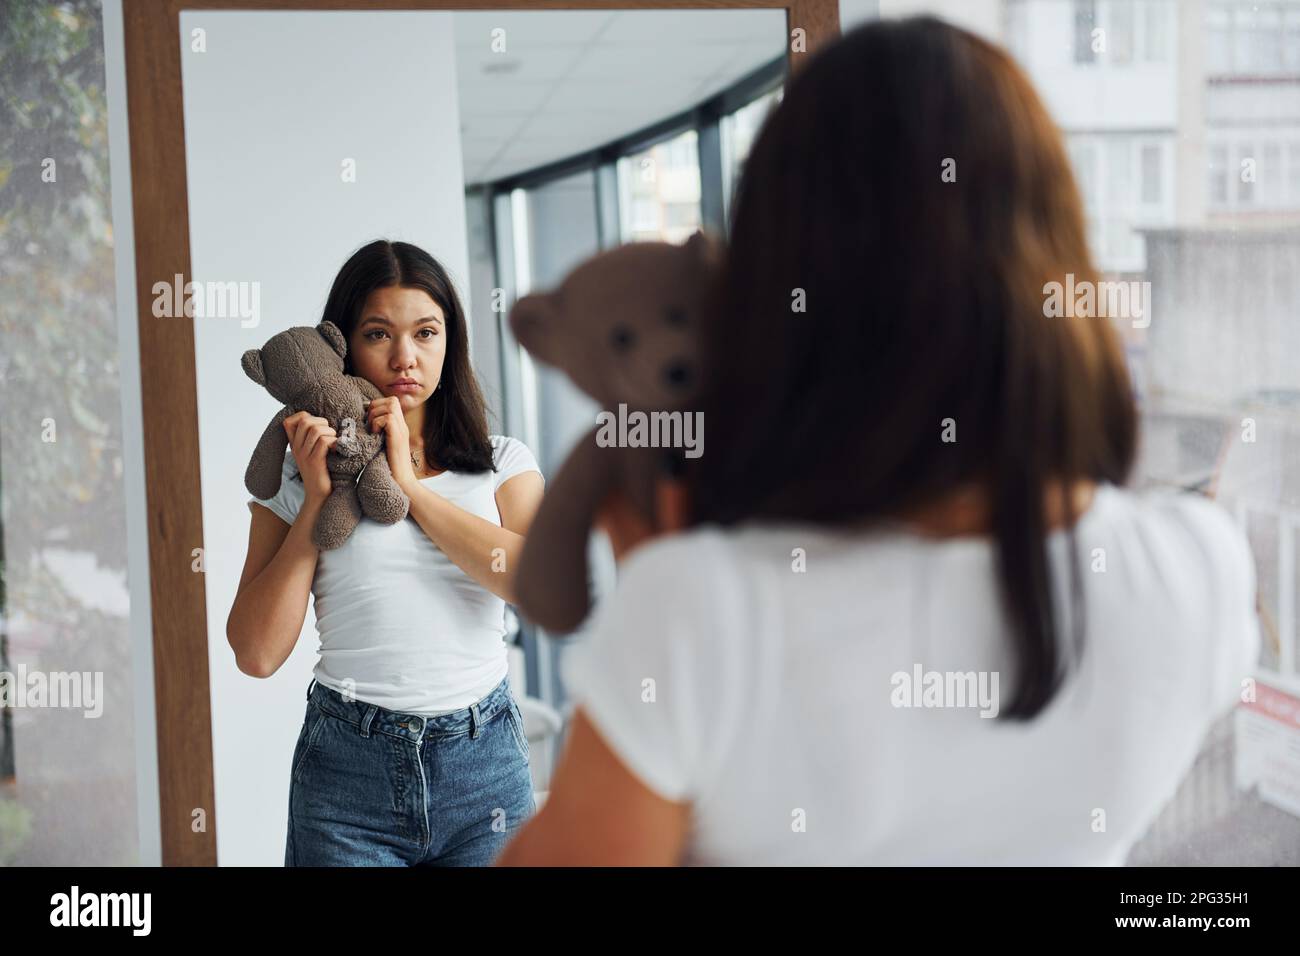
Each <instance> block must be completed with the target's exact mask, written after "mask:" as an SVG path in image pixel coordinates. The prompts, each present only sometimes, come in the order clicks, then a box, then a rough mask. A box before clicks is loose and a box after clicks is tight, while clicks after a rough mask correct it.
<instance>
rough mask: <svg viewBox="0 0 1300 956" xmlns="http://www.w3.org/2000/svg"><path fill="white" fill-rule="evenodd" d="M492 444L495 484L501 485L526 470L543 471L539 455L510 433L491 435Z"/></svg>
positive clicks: (489, 438)
mask: <svg viewBox="0 0 1300 956" xmlns="http://www.w3.org/2000/svg"><path fill="white" fill-rule="evenodd" d="M488 441H490V442H491V444H492V463H493V464H494V465H495V466H496V467H495V479H494V481H495V484H496V486H497V487H500V486H501V485H502V484H503V483H504V482H505V481H506V480H507V479H509V478H513V477H514V476H515V475H518V474H520V473H522V472H525V471H536V472H538V473H540V472H541V470H542V469H541V467H540V466H539V465H538V464H537V457H536V456H535V455H534V454H533V452H532V449H530V448H529V447H528V446H527V445H526V444H524V443H523V442H522V441H520V440H519V439H518V438H511V437H510V436H509V435H489V436H488Z"/></svg>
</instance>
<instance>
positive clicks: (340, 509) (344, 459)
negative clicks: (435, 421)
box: [240, 319, 411, 551]
mask: <svg viewBox="0 0 1300 956" xmlns="http://www.w3.org/2000/svg"><path fill="white" fill-rule="evenodd" d="M347 352H348V343H347V339H345V338H344V336H343V331H342V330H341V329H340V328H339V327H338V326H337V325H335V324H334V323H333V322H330V321H329V320H328V319H327V320H325V321H323V322H321V323H320V325H318V326H316V327H315V328H312V327H311V326H309V325H302V326H295V327H293V328H290V329H285V330H284V331H283V332H280V333H278V334H277V335H274V336H272V337H271V339H270V340H269V341H268V342H267V343H266V344H265V345H263V346H262V347H261V348H260V349H249V350H248V351H247V352H245V353H244V355H243V358H242V359H241V360H240V364H241V365H242V366H243V368H244V371H245V372H246V373H247V374H248V377H249V378H251V379H252V380H253V381H254V382H256V383H257V384H258V385H261V386H263V387H265V388H266V390H267V391H268V392H270V393H271V395H272V396H273V397H275V398H276V399H277V400H279V401H281V402H283V403H284V406H285V407H284V408H283V409H281V410H280V411H279V412H278V413H277V414H276V416H275V417H274V418H272V419H271V423H270V424H269V425H267V426H266V430H265V431H264V432H263V433H262V437H261V439H259V440H258V443H257V448H256V449H254V451H253V457H252V459H251V460H250V461H249V462H248V469H247V471H245V473H244V484H245V486H246V487H247V488H248V490H249V492H250V493H251V494H252V495H253V496H254V497H256V498H262V499H266V498H271V497H273V496H274V495H275V493H276V492H277V491H279V489H280V476H281V471H282V469H283V466H284V456H285V448H286V446H287V445H288V444H289V439H288V435H287V434H286V433H285V430H284V420H285V419H286V418H288V417H289V416H290V415H293V414H295V413H296V412H299V411H306V412H308V413H309V414H311V415H315V416H319V417H321V418H324V419H325V420H326V421H328V422H329V424H330V427H331V428H333V429H334V430H335V431H336V432H337V433H338V441H337V442H336V443H335V445H334V447H333V448H331V449H330V450H329V452H328V454H327V455H326V459H325V460H326V465H327V467H328V468H329V474H330V481H331V483H332V485H333V490H331V492H330V494H329V497H328V498H326V499H325V503H324V505H323V506H322V507H321V511H320V515H319V517H317V519H316V525H315V527H314V528H313V529H312V540H313V541H314V542H315V544H316V546H317V547H318V548H319V549H320V550H322V551H330V550H333V549H335V548H337V547H339V546H341V545H342V544H343V543H344V542H345V541H347V540H348V537H349V536H350V535H351V534H352V531H353V529H354V528H356V526H357V525H358V524H359V523H360V522H361V518H362V515H364V516H365V517H367V518H371V519H373V520H375V521H378V522H379V523H380V524H396V523H397V522H399V521H401V520H402V519H403V518H405V517H406V515H407V512H408V510H409V508H410V504H411V502H410V499H409V498H407V496H406V494H405V492H403V491H402V489H401V488H399V487H398V485H397V481H396V480H395V479H394V478H393V473H392V471H391V470H390V469H389V467H388V456H387V455H386V454H385V452H384V436H383V435H382V434H372V433H370V432H369V431H368V430H367V428H366V409H367V408H368V406H369V404H370V401H371V399H375V398H382V397H383V395H382V393H381V392H380V391H379V389H378V388H376V387H375V386H374V385H373V384H372V383H371V382H370V381H369V380H367V379H364V378H361V377H360V376H357V375H346V374H344V371H343V370H344V362H343V360H344V357H345V356H346V355H347Z"/></svg>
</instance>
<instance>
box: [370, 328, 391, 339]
mask: <svg viewBox="0 0 1300 956" xmlns="http://www.w3.org/2000/svg"><path fill="white" fill-rule="evenodd" d="M387 334H388V333H387V332H385V331H384V330H383V329H372V330H371V331H369V332H367V333H366V338H368V339H370V341H372V342H374V341H376V340H375V338H374V337H375V336H376V335H387Z"/></svg>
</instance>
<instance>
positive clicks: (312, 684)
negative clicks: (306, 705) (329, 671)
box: [307, 677, 316, 700]
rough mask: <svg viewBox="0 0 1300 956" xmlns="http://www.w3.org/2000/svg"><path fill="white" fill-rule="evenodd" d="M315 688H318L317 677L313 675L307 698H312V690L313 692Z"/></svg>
mask: <svg viewBox="0 0 1300 956" xmlns="http://www.w3.org/2000/svg"><path fill="white" fill-rule="evenodd" d="M315 689H316V678H314V677H313V678H312V679H311V683H310V684H308V685H307V699H308V700H311V692H312V691H313V690H315Z"/></svg>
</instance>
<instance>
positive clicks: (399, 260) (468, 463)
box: [322, 239, 496, 473]
mask: <svg viewBox="0 0 1300 956" xmlns="http://www.w3.org/2000/svg"><path fill="white" fill-rule="evenodd" d="M392 286H408V287H411V288H415V289H423V290H424V291H425V292H427V293H429V296H430V297H431V298H432V299H433V301H434V302H436V303H438V307H439V308H440V309H442V314H443V316H444V318H445V319H446V321H445V323H444V325H445V333H444V334H446V336H447V351H446V355H445V357H444V359H443V364H442V378H441V380H440V383H441V387H440V388H438V389H437V390H435V391H434V393H433V394H432V395H431V396H429V398H428V399H426V401H425V405H426V407H425V415H424V449H425V457H426V458H429V459H430V460H432V461H434V462H436V463H437V465H438V467H440V468H446V469H448V470H449V471H460V472H470V473H481V472H484V471H495V470H496V465H495V464H494V462H493V457H492V442H491V439H490V438H489V437H488V425H487V404H486V403H485V402H484V401H483V393H482V392H481V391H480V389H479V387H478V381H477V380H476V379H475V377H474V369H473V366H472V365H471V364H470V360H469V332H468V330H467V329H466V323H465V310H464V309H463V308H462V307H461V304H460V297H459V296H457V295H456V289H455V286H453V285H452V282H451V279H450V278H449V277H448V276H447V270H445V269H444V268H443V267H442V265H441V264H440V263H439V262H438V260H436V259H434V258H433V256H431V255H429V254H428V253H427V252H425V251H424V250H423V249H421V248H420V247H419V246H413V245H411V244H410V243H409V242H390V241H389V240H387V239H376V240H375V241H374V242H372V243H369V244H368V245H365V246H362V247H361V248H360V249H358V250H357V251H356V252H354V253H353V254H352V256H351V257H350V258H349V259H348V261H347V262H345V263H344V264H343V268H342V269H340V270H339V274H338V275H337V276H336V277H335V278H334V285H333V286H331V287H330V294H329V298H328V299H327V300H326V302H325V314H324V316H323V317H322V318H323V319H329V320H330V321H331V322H333V323H334V324H335V325H337V326H338V327H339V328H340V329H341V330H342V331H343V335H344V337H345V338H346V339H347V340H348V342H349V343H350V342H351V341H352V332H353V330H354V329H355V328H356V325H357V322H358V320H359V319H360V318H361V310H362V309H363V308H364V307H365V304H366V298H367V297H368V296H369V295H370V293H371V292H373V291H374V290H375V289H386V288H390V287H392ZM344 371H345V372H347V374H349V375H355V374H356V372H355V371H354V370H353V368H352V358H351V352H350V351H349V354H348V357H347V359H346V360H345V362H344Z"/></svg>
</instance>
